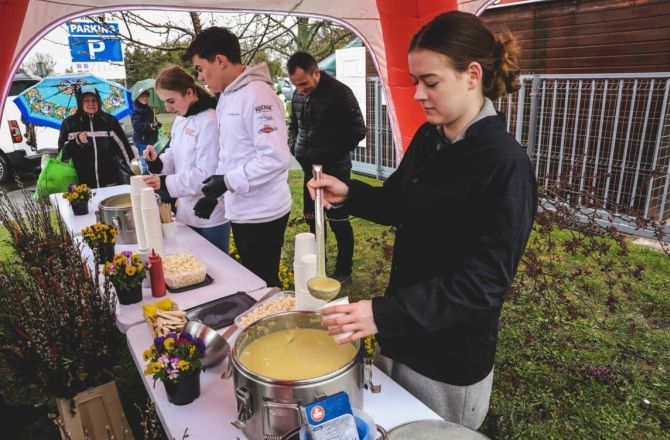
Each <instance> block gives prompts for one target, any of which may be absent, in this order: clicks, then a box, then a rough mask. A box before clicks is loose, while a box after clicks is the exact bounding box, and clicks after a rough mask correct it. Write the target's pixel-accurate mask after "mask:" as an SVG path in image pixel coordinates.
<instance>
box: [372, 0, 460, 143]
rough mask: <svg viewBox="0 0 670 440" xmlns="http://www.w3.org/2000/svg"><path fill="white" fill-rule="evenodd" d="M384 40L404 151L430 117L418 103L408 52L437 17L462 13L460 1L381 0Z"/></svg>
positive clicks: (389, 77) (380, 10)
mask: <svg viewBox="0 0 670 440" xmlns="http://www.w3.org/2000/svg"><path fill="white" fill-rule="evenodd" d="M377 9H378V10H379V16H380V18H381V26H382V36H383V38H384V47H385V49H386V69H387V77H388V82H389V87H390V89H391V99H393V103H394V107H395V112H396V116H397V119H398V125H399V129H400V135H401V139H402V151H405V149H407V147H408V146H409V143H410V141H411V140H412V136H413V135H414V133H415V132H416V130H417V129H418V128H419V126H420V125H421V124H423V123H424V122H425V121H426V116H425V114H424V113H423V110H422V109H421V106H420V105H419V104H418V103H417V102H416V101H414V85H413V84H412V80H411V79H410V76H409V67H408V65H407V49H408V48H409V43H410V41H411V39H412V36H414V34H415V33H416V32H417V31H418V30H419V29H420V28H421V26H423V25H424V24H426V23H428V22H429V21H430V20H431V19H432V18H433V17H435V16H436V15H438V14H440V13H442V12H447V11H452V10H456V9H458V2H457V0H414V1H408V0H377Z"/></svg>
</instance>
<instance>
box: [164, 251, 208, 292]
mask: <svg viewBox="0 0 670 440" xmlns="http://www.w3.org/2000/svg"><path fill="white" fill-rule="evenodd" d="M163 273H164V276H165V284H166V285H167V286H168V288H169V289H181V288H183V287H188V286H192V285H194V284H199V283H202V282H203V281H205V278H206V277H207V266H205V265H204V264H203V263H202V262H201V261H200V260H198V258H197V257H196V256H195V255H192V254H188V253H185V252H178V253H176V254H171V255H166V256H165V257H163Z"/></svg>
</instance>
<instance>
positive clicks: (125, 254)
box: [121, 251, 133, 258]
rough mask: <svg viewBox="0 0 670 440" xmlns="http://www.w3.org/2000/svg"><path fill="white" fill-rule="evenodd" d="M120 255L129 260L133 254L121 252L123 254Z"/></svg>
mask: <svg viewBox="0 0 670 440" xmlns="http://www.w3.org/2000/svg"><path fill="white" fill-rule="evenodd" d="M121 253H122V254H123V256H124V257H126V258H130V257H132V256H133V253H132V252H130V251H123V252H121Z"/></svg>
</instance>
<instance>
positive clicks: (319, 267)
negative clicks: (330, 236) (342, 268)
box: [312, 165, 326, 277]
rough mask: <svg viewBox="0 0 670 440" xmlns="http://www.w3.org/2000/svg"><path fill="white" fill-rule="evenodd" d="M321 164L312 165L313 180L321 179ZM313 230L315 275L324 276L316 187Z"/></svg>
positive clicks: (320, 210)
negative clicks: (314, 238) (314, 235)
mask: <svg viewBox="0 0 670 440" xmlns="http://www.w3.org/2000/svg"><path fill="white" fill-rule="evenodd" d="M322 170H323V167H322V166H321V165H312V176H313V177H314V180H321V171H322ZM314 231H315V234H316V276H317V277H325V276H326V236H325V230H324V224H323V199H322V195H321V188H317V189H316V197H315V198H314Z"/></svg>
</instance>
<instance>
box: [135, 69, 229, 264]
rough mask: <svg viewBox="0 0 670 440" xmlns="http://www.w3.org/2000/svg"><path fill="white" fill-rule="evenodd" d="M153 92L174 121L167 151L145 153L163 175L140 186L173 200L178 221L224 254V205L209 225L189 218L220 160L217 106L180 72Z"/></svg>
mask: <svg viewBox="0 0 670 440" xmlns="http://www.w3.org/2000/svg"><path fill="white" fill-rule="evenodd" d="M155 89H156V93H157V94H158V96H159V97H160V99H161V100H162V101H163V102H164V103H165V108H166V109H167V111H169V112H171V113H175V114H176V115H177V117H176V118H175V120H174V124H173V125H172V136H171V140H170V147H169V148H167V149H166V150H165V151H164V152H163V153H162V154H161V155H160V156H159V155H158V153H157V152H156V150H155V149H154V147H153V146H152V145H149V146H147V148H146V150H145V151H144V158H145V160H146V161H147V164H148V166H149V171H150V172H151V173H154V174H158V173H160V174H161V175H151V176H146V177H144V181H145V182H146V183H147V185H149V186H151V187H152V188H154V189H155V190H160V189H162V190H166V191H167V192H168V193H169V194H170V196H171V197H173V198H176V199H177V220H178V221H180V222H182V223H184V224H186V225H189V226H190V227H191V228H193V229H194V230H195V231H196V232H198V233H199V234H200V235H202V236H203V237H204V238H206V239H207V240H208V241H209V242H211V243H212V244H213V245H215V246H216V247H218V248H219V249H221V250H222V251H223V252H225V253H228V246H229V241H230V222H229V221H228V219H226V218H225V215H224V214H225V213H224V204H223V203H219V204H218V205H217V207H216V208H215V209H214V211H213V212H212V215H211V216H210V217H209V219H202V218H200V217H197V216H196V215H195V214H194V213H193V207H194V205H195V203H196V202H197V201H198V199H199V198H200V197H202V181H203V180H205V178H207V177H208V176H210V175H212V174H214V172H215V171H216V167H217V163H218V160H219V143H218V136H219V130H218V122H217V116H216V111H215V108H216V102H217V101H216V99H215V98H214V97H213V96H212V95H210V94H209V92H207V91H206V90H205V89H204V88H202V87H200V86H198V85H197V84H196V83H195V80H194V79H193V77H192V76H191V75H190V74H189V73H188V72H186V71H185V70H184V69H182V68H181V67H178V66H171V67H167V68H165V69H163V70H162V71H161V72H160V73H159V75H158V78H157V79H156V86H155Z"/></svg>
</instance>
